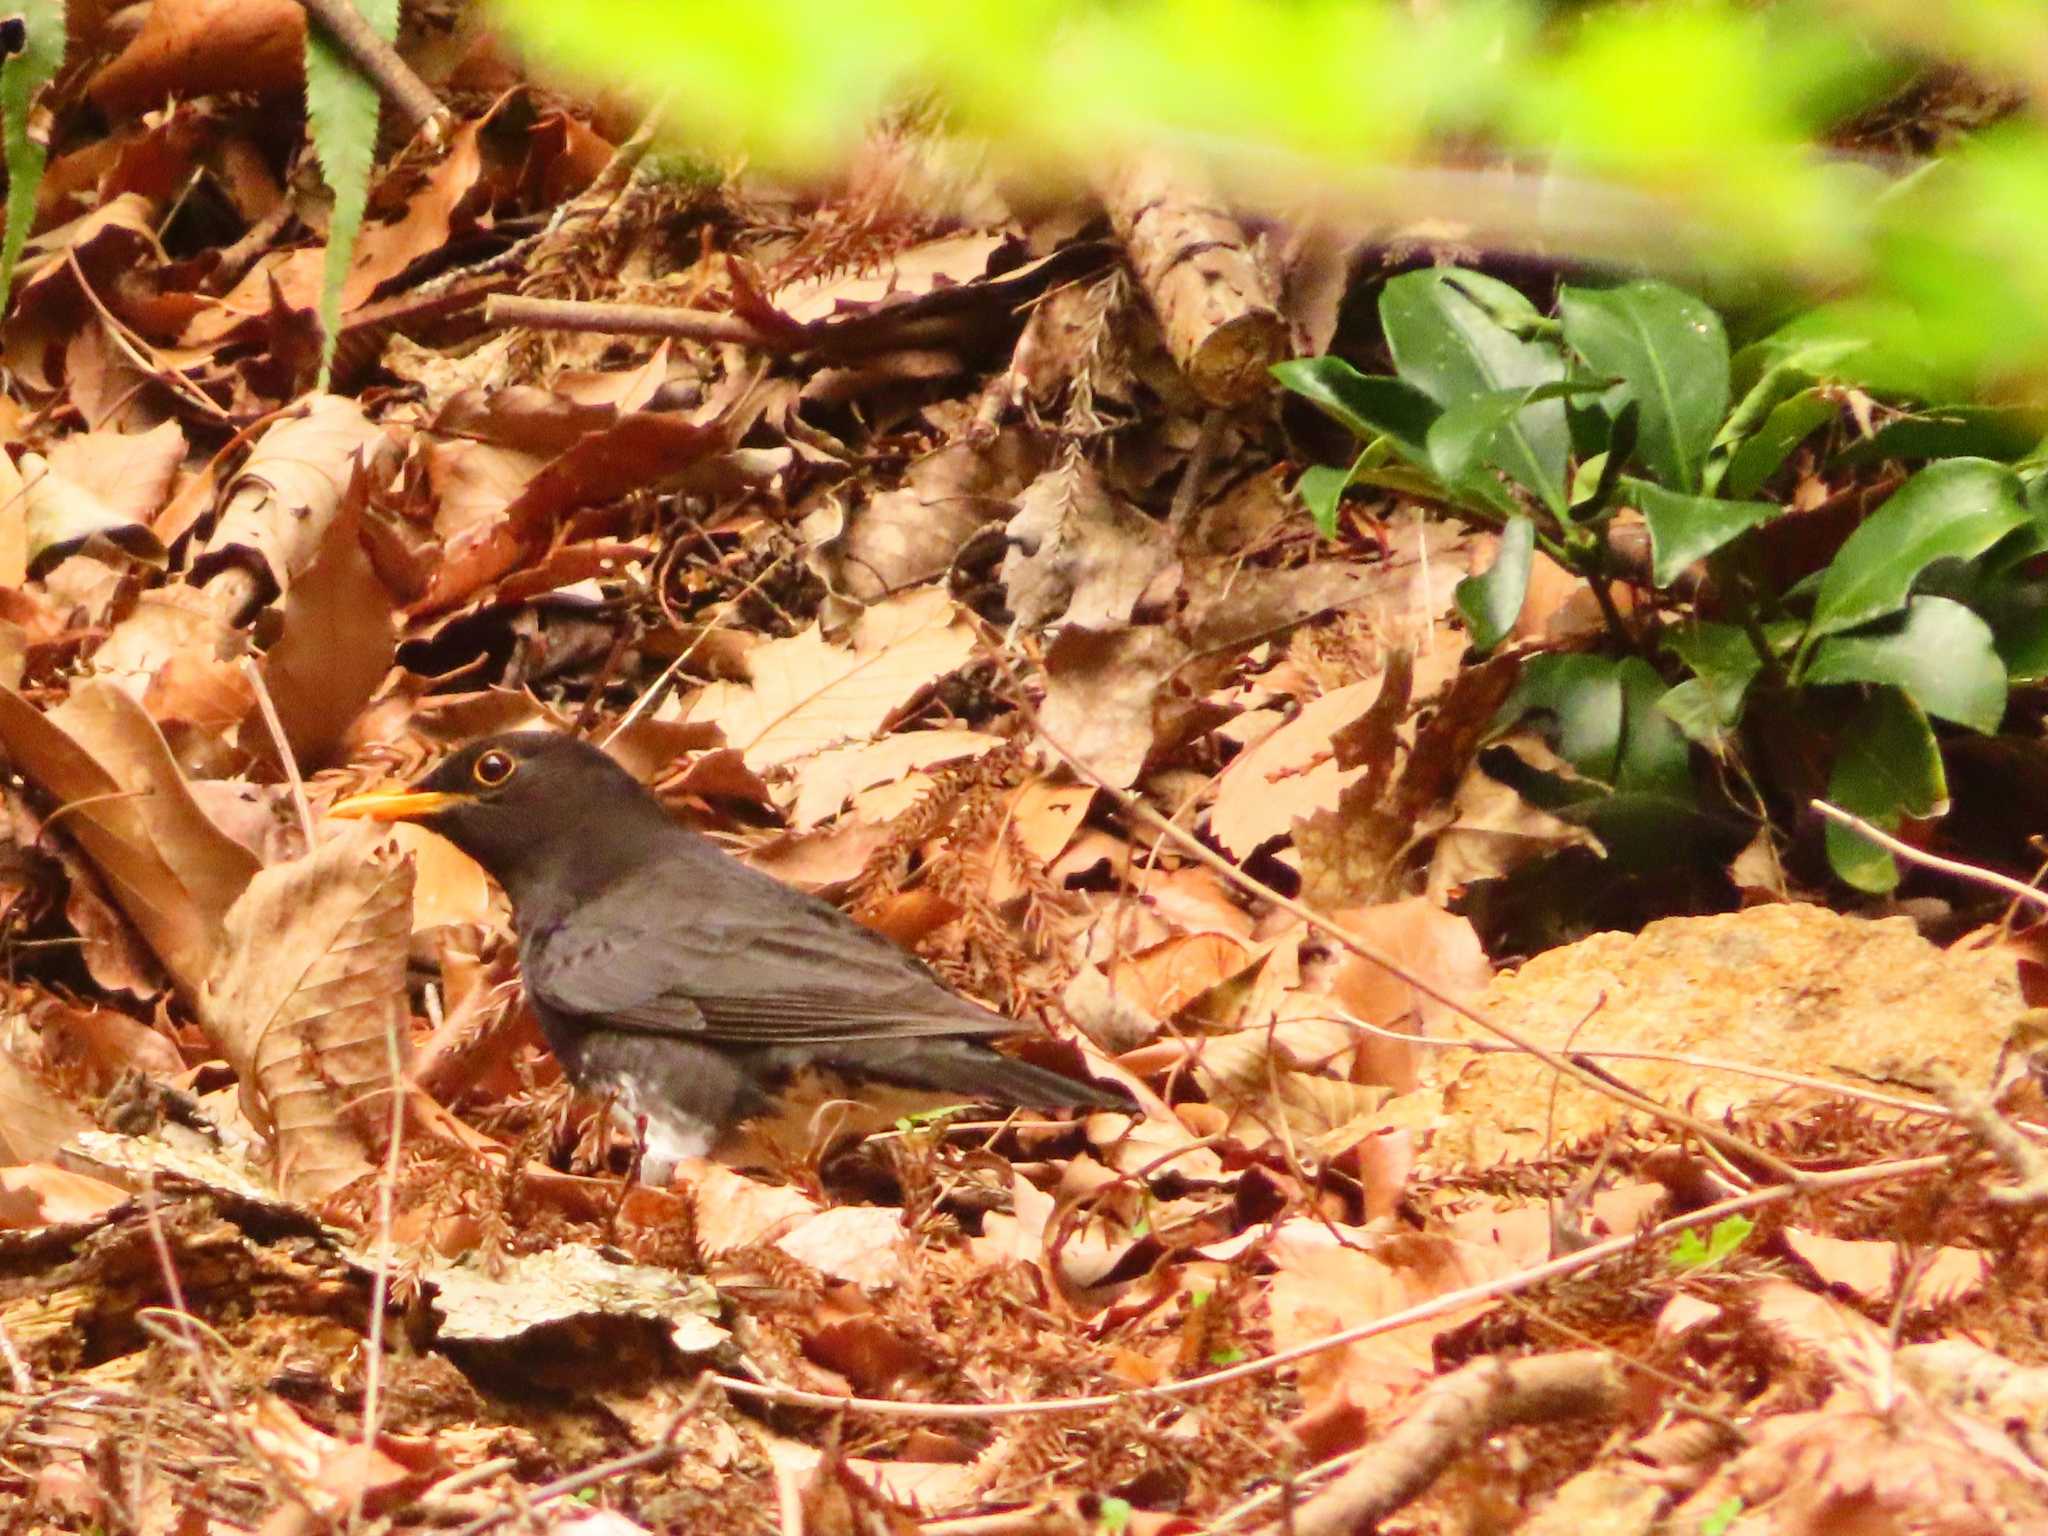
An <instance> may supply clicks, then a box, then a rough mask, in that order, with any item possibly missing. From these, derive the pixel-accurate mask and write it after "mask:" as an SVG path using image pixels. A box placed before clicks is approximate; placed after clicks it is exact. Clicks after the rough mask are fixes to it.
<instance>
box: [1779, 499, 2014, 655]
mask: <svg viewBox="0 0 2048 1536" xmlns="http://www.w3.org/2000/svg"><path fill="white" fill-rule="evenodd" d="M2027 517H2028V514H2027V508H2026V506H2025V504H2024V503H2023V502H2022V501H2021V500H2020V482H2019V477H2018V476H2016V475H2015V474H2014V473H2013V472H2012V471H2011V470H2010V469H2008V468H2007V467H2006V466H2005V465H2003V464H1994V463H1992V462H1991V461H1990V460H1989V459H1945V460H1943V461H1941V462H1940V463H1936V464H1930V465H1928V466H1927V468H1925V469H1923V470H1921V471H1920V472H1919V473H1918V474H1917V475H1915V476H1913V478H1912V479H1910V480H1908V481H1907V482H1906V483H1905V484H1904V485H1902V486H1900V487H1899V488H1898V490H1896V491H1894V492H1893V493H1892V495H1891V497H1890V498H1889V499H1888V500H1887V501H1886V502H1885V504H1884V505H1883V506H1881V507H1879V508H1878V509H1877V511H1875V512H1874V513H1872V514H1871V515H1870V516H1869V517H1868V518H1866V519H1865V520H1864V522H1863V525H1862V526H1861V527H1859V528H1858V529H1857V530H1856V531H1855V532H1854V533H1852V534H1850V535H1849V537H1848V538H1847V539H1845V540H1844V541H1843V543H1842V547H1841V548H1840V549H1839V550H1837V551H1836V553H1835V558H1834V559H1833V560H1832V561H1831V562H1829V564H1828V568H1827V573H1826V574H1825V575H1824V576H1823V577H1822V578H1821V582H1820V588H1819V592H1818V594H1817V595H1816V597H1815V599H1814V608H1813V622H1812V625H1811V627H1810V629H1809V635H1810V637H1812V638H1818V637H1819V636H1822V635H1831V634H1837V633H1839V632H1841V631H1842V630H1845V629H1854V628H1856V627H1857V626H1859V625H1863V624H1868V623H1869V622H1871V620H1873V619H1881V618H1883V617H1884V616H1885V615H1886V614H1888V613H1896V612H1898V611H1899V609H1901V608H1903V607H1904V606H1905V604H1906V594H1907V593H1908V592H1910V591H1911V590H1912V586H1913V582H1914V579H1915V578H1916V577H1918V576H1919V574H1920V573H1921V572H1922V571H1923V570H1925V569H1926V568H1927V567H1928V565H1930V564H1931V563H1932V562H1934V561H1936V560H1944V559H1949V560H1968V559H1970V558H1971V557H1972V556H1975V555H1979V554H1981V553H1983V552H1984V551H1985V550H1987V549H1989V548H1990V547H1991V546H1992V545H1993V544H1995V543H1997V542H1998V540H1999V539H2001V538H2003V537H2004V536H2005V535H2006V534H2007V533H2009V532H2011V531H2012V530H2013V529H2014V528H2017V527H2019V526H2020V525H2021V524H2022V523H2024V522H2026V521H2027Z"/></svg>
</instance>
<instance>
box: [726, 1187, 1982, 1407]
mask: <svg viewBox="0 0 2048 1536" xmlns="http://www.w3.org/2000/svg"><path fill="white" fill-rule="evenodd" d="M1950 1166H1952V1160H1951V1159H1950V1158H1948V1157H1945V1156H1935V1157H1909V1158H1901V1159H1899V1160H1897V1161H1895V1162H1889V1163H1872V1164H1870V1165H1869V1166H1868V1167H1864V1168H1843V1169H1837V1170H1835V1171H1833V1172H1830V1173H1813V1174H1805V1175H1802V1176H1801V1177H1800V1178H1798V1179H1796V1180H1790V1181H1788V1182H1786V1183H1783V1184H1772V1185H1769V1186H1767V1187H1765V1188H1763V1189H1757V1190H1751V1191H1750V1192H1749V1193H1748V1194H1743V1195H1735V1196H1731V1197H1730V1198H1729V1199H1726V1200H1720V1201H1717V1202H1715V1203H1714V1204H1713V1205H1709V1206H1703V1207H1701V1208H1700V1209H1699V1210H1696V1211H1688V1212H1687V1213H1686V1214H1684V1215H1682V1216H1674V1217H1672V1218H1671V1219H1669V1220H1668V1221H1662V1222H1659V1223H1658V1224H1657V1225H1656V1226H1654V1227H1651V1228H1649V1229H1647V1230H1646V1231H1642V1232H1634V1233H1629V1234H1627V1235H1625V1236H1622V1237H1612V1238H1609V1239H1607V1240H1606V1241H1605V1242H1601V1243H1595V1244H1593V1245H1592V1246H1591V1247H1588V1248H1582V1249H1580V1250H1579V1251H1578V1252H1576V1253H1569V1254H1566V1255H1564V1256H1563V1257H1561V1258H1556V1259H1551V1260H1548V1261H1547V1262H1545V1263H1542V1264H1536V1265H1532V1266H1531V1267H1530V1268H1528V1269H1523V1270H1517V1271H1516V1272H1515V1273H1514V1274H1511V1275H1502V1276H1500V1277H1498V1278H1497V1279H1494V1280H1489V1281H1487V1282H1485V1283H1484V1284H1481V1285H1468V1286H1465V1287H1463V1288H1462V1289H1459V1290H1455V1291H1446V1292H1444V1293H1443V1294H1441V1295H1439V1296H1433V1297H1431V1298H1430V1299H1429V1300H1428V1301H1424V1302H1419V1303H1417V1304H1416V1305H1415V1306H1412V1307H1407V1308H1404V1309H1403V1310H1401V1311H1399V1312H1391V1313H1388V1314H1387V1315H1386V1316H1384V1317H1379V1318H1375V1319H1373V1321H1371V1322H1369V1323H1361V1324H1359V1325H1358V1326H1357V1327H1355V1328H1345V1329H1341V1330H1339V1331H1338V1332H1336V1333H1329V1334H1325V1335H1323V1336H1322V1337H1321V1338H1319V1339H1311V1340H1309V1341H1308V1342H1307V1343H1305V1344H1297V1345H1295V1346H1293V1347H1292V1348H1290V1349H1282V1350H1276V1351H1274V1352H1273V1353H1272V1354H1270V1355H1262V1356H1260V1357H1259V1358H1258V1359H1256V1360H1247V1361H1245V1362H1243V1363H1242V1364H1239V1365H1233V1366H1229V1367H1226V1368H1225V1369H1223V1370H1220V1371H1210V1372H1209V1373H1208V1374H1207V1375H1203V1376H1190V1377H1188V1378H1187V1379H1186V1380H1185V1381H1170V1382H1166V1383H1165V1384H1163V1385H1161V1386H1157V1387H1136V1388H1133V1389H1132V1390H1130V1391H1128V1392H1101V1393H1096V1394H1093V1395H1091V1396H1087V1397H1050V1398H1039V1399H1037V1400H1035V1401H1031V1402H1021V1403H901V1402H896V1401H895V1400H893V1399H890V1398H877V1397H836V1396H834V1395H832V1394H831V1393H829V1392H807V1391H805V1390H804V1389H802V1388H800V1387H790V1386H783V1385H781V1384H780V1383H777V1382H758V1381H743V1380H741V1379H740V1378H738V1377H735V1376H711V1377H709V1378H708V1379H709V1380H711V1381H713V1382H715V1383H716V1384H717V1385H719V1386H721V1387H723V1388H724V1389H725V1390H726V1391H728V1392H732V1393H736V1394H738V1395H740V1396H742V1397H756V1398H761V1399H764V1400H766V1401H768V1402H772V1403H788V1404H792V1405H794V1406H796V1407H801V1408H824V1409H829V1410H833V1411H840V1412H851V1413H866V1414H873V1415H875V1416H876V1417H878V1418H896V1419H940V1420H958V1419H1015V1418H1024V1417H1027V1416H1029V1415H1032V1414H1041V1413H1099V1412H1101V1411H1102V1410H1103V1409H1105V1408H1119V1407H1123V1406H1125V1405H1127V1404H1131V1403H1143V1402H1148V1401H1172V1400H1175V1399H1179V1398H1183V1397H1188V1396H1191V1395H1193V1394H1194V1393H1197V1392H1206V1391H1207V1390H1209V1388H1211V1387H1220V1386H1222V1385H1224V1384H1225V1383H1227V1382H1232V1381H1242V1380H1244V1379H1245V1378H1246V1377H1250V1376H1262V1375H1265V1374H1266V1373H1267V1372H1269V1371H1274V1370H1277V1369H1279V1368H1280V1367H1281V1366H1284V1365H1292V1364H1294V1363H1295V1362H1296V1361H1298V1360H1306V1359H1309V1358H1310V1357H1311V1356H1314V1355H1319V1354H1323V1353H1325V1352H1326V1351H1328V1350H1332V1349H1342V1348H1343V1347H1345V1346H1346V1345H1348V1344H1356V1343H1358V1342H1359V1341H1360V1340H1362V1339H1370V1338H1374V1337H1376V1336H1377V1335H1379V1334H1383V1333H1392V1332H1393V1331H1395V1330H1396V1329H1399V1328H1408V1327H1412V1326H1414V1325H1415V1324H1417V1323H1425V1322H1429V1321H1430V1320H1432V1319H1434V1318H1438V1317H1442V1316H1444V1315H1445V1314H1447V1313H1451V1312H1458V1311H1462V1310H1463V1309H1465V1308H1466V1307H1472V1306H1478V1305H1481V1304H1483V1303H1486V1302H1491V1301H1498V1300H1500V1299H1502V1298H1503V1297H1507V1296H1519V1295H1521V1294H1522V1293H1523V1292H1524V1291H1529V1290H1534V1289H1535V1288H1536V1287H1537V1286H1539V1285H1544V1284H1547V1283H1548V1282H1550V1281H1552V1280H1557V1279H1562V1278H1563V1277H1565V1276H1567V1275H1575V1274H1578V1273H1579V1272H1580V1271H1581V1270H1586V1269H1591V1268H1592V1267H1594V1266H1595V1265H1598V1264H1604V1263H1605V1262H1606V1261H1607V1260H1609V1259H1612V1258H1618V1257H1620V1256H1621V1255H1622V1254H1625V1253H1630V1252H1633V1251H1636V1250H1637V1249H1640V1248H1643V1247H1646V1246H1648V1245H1649V1244H1651V1243H1655V1242H1658V1241H1660V1240H1662V1239H1664V1238H1667V1237H1674V1236H1676V1235H1677V1234H1678V1233H1680V1232H1686V1231H1690V1230H1692V1229H1693V1228H1695V1227H1702V1226H1712V1225H1713V1224H1714V1223H1715V1222H1718V1221H1722V1220H1725V1219H1726V1218H1728V1217H1730V1216H1734V1215H1739V1214H1740V1213H1742V1212H1744V1211H1751V1210H1756V1209H1758V1208H1760V1207H1762V1206H1767V1205H1776V1204H1778V1203H1780V1202H1781V1201H1785V1200H1792V1199H1797V1198H1799V1197H1801V1196H1807V1195H1813V1194H1818V1193H1821V1192H1823V1191H1827V1190H1837V1189H1851V1188H1858V1187H1861V1186H1862V1185H1865V1184H1875V1183H1881V1182H1883V1181H1885V1180H1887V1179H1900V1178H1911V1177H1914V1176H1916V1175H1919V1174H1924V1173H1940V1172H1942V1171H1944V1170H1945V1169H1947V1168H1949V1167H1950Z"/></svg>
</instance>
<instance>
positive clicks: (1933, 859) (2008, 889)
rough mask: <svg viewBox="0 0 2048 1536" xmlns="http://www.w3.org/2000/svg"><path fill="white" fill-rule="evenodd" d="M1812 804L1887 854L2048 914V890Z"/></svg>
mask: <svg viewBox="0 0 2048 1536" xmlns="http://www.w3.org/2000/svg"><path fill="white" fill-rule="evenodd" d="M1812 805H1813V808H1814V809H1815V810H1816V811H1819V812H1820V813H1821V815H1823V816H1825V817H1827V819H1828V820H1829V821H1832V822H1835V823H1837V824H1838V825H1840V826H1844V827H1847V828H1848V829H1849V830H1850V831H1852V832H1854V833H1855V834H1856V835H1857V836H1858V837H1867V838H1869V839H1870V841H1872V842H1873V843H1875V844H1877V846H1878V847H1880V848H1882V849H1883V850H1884V851H1885V852H1886V853H1889V854H1892V855H1894V856H1895V857H1898V858H1901V859H1904V860H1905V861H1906V862H1907V863H1908V864H1918V865H1919V866H1920V867H1921V868H1923V869H1932V870H1935V871H1937V872H1939V873H1941V874H1944V875H1954V876H1955V877H1956V878H1957V879H1958V880H1968V881H1971V882H1973V883H1974V884H1977V885H1988V886H1990V887H1991V888H1992V889H1993V890H1995V891H2003V892H2005V894H2006V895H2008V896H2010V897H2012V898H2013V899H2014V900H2015V901H2023V902H2025V903H2027V905H2029V906H2031V907H2037V908H2040V909H2041V910H2043V911H2048V891H2042V890H2038V889H2036V888H2035V887H2033V886H2031V885H2027V884H2025V883H2024V882H2022V881H2019V880H2015V879H2013V878H2012V876H2010V875H2001V874H1999V873H1998V871H1996V870H1993V869H1979V868H1978V867H1977V866H1976V865H1975V864H1965V863H1963V862H1962V861H1960V860H1958V859H1944V858H1942V857H1941V856H1940V855H1939V854H1934V853H1928V852H1926V851H1925V850H1924V849H1920V848H1915V847H1914V846H1913V845H1912V844H1911V843H1902V842H1900V841H1899V840H1898V839H1897V838H1896V837H1893V836H1892V835H1891V833H1889V832H1887V831H1885V830H1884V829H1883V828H1881V827H1874V826H1872V825H1871V824H1870V823H1869V822H1867V821H1865V820H1864V819H1863V818H1862V817H1861V816H1855V815H1851V814H1850V813H1849V812H1848V811H1845V810H1843V809H1842V808H1841V807H1840V806H1839V805H1830V804H1828V802H1827V801H1825V800H1815V801H1813V802H1812Z"/></svg>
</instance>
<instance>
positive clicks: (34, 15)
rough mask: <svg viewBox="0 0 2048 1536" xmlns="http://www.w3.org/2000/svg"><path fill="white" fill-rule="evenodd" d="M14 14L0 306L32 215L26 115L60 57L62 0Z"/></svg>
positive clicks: (1, 128) (4, 113)
mask: <svg viewBox="0 0 2048 1536" xmlns="http://www.w3.org/2000/svg"><path fill="white" fill-rule="evenodd" d="M20 15H21V18H22V20H23V22H24V23H25V24H26V25H27V29H28V30H27V40H26V41H25V42H24V43H23V45H22V50H21V52H20V53H17V54H15V55H14V57H12V58H10V59H8V60H7V61H6V62H5V63H0V135H4V137H5V140H6V160H7V232H6V235H5V237H4V238H0V311H4V310H5V309H6V307H7V298H8V295H9V294H10V293H12V292H13V291H14V267H15V263H17V262H19V261H20V260H21V248H22V246H24V245H25V244H27V243H28V232H29V226H30V225H32V224H33V223H34V222H35V217H36V189H37V188H38V187H40V186H41V185H42V184H43V163H44V161H45V160H46V159H47V158H48V152H47V151H46V150H45V148H44V146H43V145H41V144H39V143H37V142H36V141H35V140H34V139H32V138H30V137H29V133H28V118H29V112H30V110H31V109H32V108H33V107H34V106H35V101H36V96H37V94H38V93H39V92H40V91H41V90H42V88H43V87H44V86H46V85H48V84H49V83H50V80H51V79H52V78H53V77H54V76H55V75H56V73H57V69H58V67H59V66H60V65H61V64H63V62H64V0H28V3H26V4H24V5H23V6H22V7H21V10H20Z"/></svg>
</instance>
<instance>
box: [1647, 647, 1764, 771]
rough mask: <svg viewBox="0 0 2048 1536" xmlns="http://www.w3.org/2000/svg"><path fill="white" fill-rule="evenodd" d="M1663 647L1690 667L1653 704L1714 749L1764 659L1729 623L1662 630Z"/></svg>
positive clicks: (1726, 740) (1724, 739) (1721, 744)
mask: <svg viewBox="0 0 2048 1536" xmlns="http://www.w3.org/2000/svg"><path fill="white" fill-rule="evenodd" d="M1664 644H1665V646H1666V647H1667V648H1668V649H1669V650H1671V651H1672V652H1673V653H1675V654H1676V655H1677V656H1678V658H1679V660H1681V661H1683V662H1684V663H1685V665H1686V666H1687V667H1688V668H1690V669H1691V671H1692V673H1693V675H1692V676H1691V677H1690V678H1688V679H1687V680H1686V681H1684V682H1682V683H1680V684H1678V685H1677V686H1676V687H1675V688H1673V689H1672V690H1671V691H1670V692H1669V693H1667V694H1665V695H1664V697H1663V699H1662V700H1661V701H1660V702H1659V704H1658V706H1657V707H1658V708H1660V709H1661V710H1663V711H1664V713H1665V714H1666V715H1667V716H1669V717H1670V719H1671V720H1672V722H1673V723H1674V724H1675V725H1677V727H1678V728H1679V729H1680V730H1681V731H1683V732H1685V734H1686V735H1687V736H1689V737H1690V738H1691V739H1692V740H1694V741H1696V742H1698V743H1699V744H1700V745H1701V746H1703V747H1707V748H1709V749H1711V750H1713V751H1716V752H1719V751H1722V750H1724V749H1726V747H1727V746H1728V745H1729V744H1730V741H1731V739H1732V736H1733V733H1734V730H1735V727H1736V726H1737V725H1739V724H1741V722H1742V701H1743V700H1744V699H1745V698H1746V697H1747V696H1748V694H1749V685H1750V684H1751V683H1753V682H1755V681H1756V678H1757V674H1758V673H1760V672H1762V671H1763V669H1764V662H1763V658H1762V657H1761V656H1759V655H1757V653H1756V646H1755V645H1753V644H1752V643H1751V642H1750V638H1749V636H1748V635H1747V634H1745V633H1744V632H1743V631H1742V630H1741V629H1739V628H1738V627H1736V626H1735V625H1733V624H1711V623H1707V622H1705V621H1695V622H1693V623H1690V624H1683V625H1677V626H1674V627H1673V628H1671V629H1668V630H1666V631H1665V632H1664Z"/></svg>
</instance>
